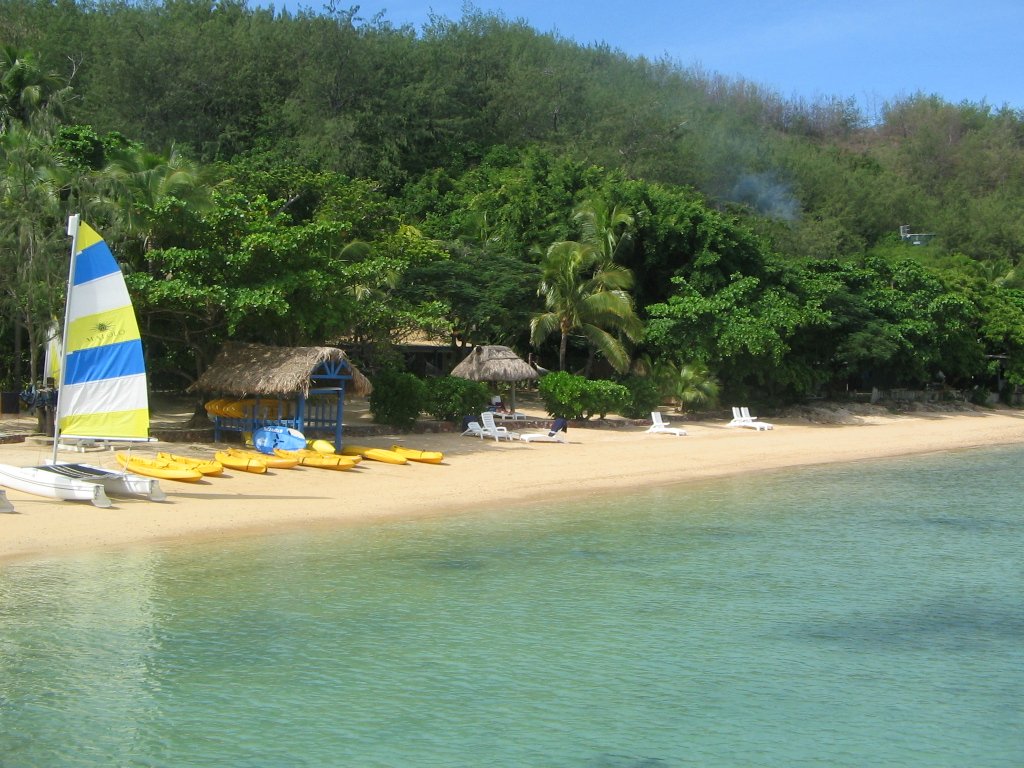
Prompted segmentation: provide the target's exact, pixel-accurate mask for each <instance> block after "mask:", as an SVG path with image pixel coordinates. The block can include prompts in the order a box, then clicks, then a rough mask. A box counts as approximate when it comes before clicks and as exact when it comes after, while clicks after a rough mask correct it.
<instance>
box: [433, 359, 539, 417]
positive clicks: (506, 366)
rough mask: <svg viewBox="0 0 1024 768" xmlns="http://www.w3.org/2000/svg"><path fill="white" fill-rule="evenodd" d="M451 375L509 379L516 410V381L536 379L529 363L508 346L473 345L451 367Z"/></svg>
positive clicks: (484, 378)
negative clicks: (461, 358)
mask: <svg viewBox="0 0 1024 768" xmlns="http://www.w3.org/2000/svg"><path fill="white" fill-rule="evenodd" d="M452 376H458V377H459V378H460V379H469V380H470V381H492V382H494V381H509V382H511V383H512V411H513V413H514V412H515V410H516V382H517V381H528V380H530V379H536V378H537V376H538V374H537V371H535V370H534V369H533V368H532V367H531V366H530V364H529V363H527V362H526V361H525V360H523V359H522V358H521V357H519V355H517V354H516V353H515V352H513V351H512V350H511V349H509V348H508V347H501V346H497V345H492V346H483V347H474V348H473V351H472V352H470V353H469V356H468V357H467V358H466V359H465V360H463V361H462V362H461V363H459V364H458V365H456V366H455V367H454V368H453V369H452Z"/></svg>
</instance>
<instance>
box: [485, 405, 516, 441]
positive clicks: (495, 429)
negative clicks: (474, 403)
mask: <svg viewBox="0 0 1024 768" xmlns="http://www.w3.org/2000/svg"><path fill="white" fill-rule="evenodd" d="M480 424H481V429H480V439H481V440H482V439H483V438H485V437H493V438H494V442H499V441H501V440H515V439H517V438H518V437H519V433H518V432H509V430H508V427H500V426H498V425H497V424H495V423H494V414H493V413H492V412H491V411H484V412H483V413H481V414H480Z"/></svg>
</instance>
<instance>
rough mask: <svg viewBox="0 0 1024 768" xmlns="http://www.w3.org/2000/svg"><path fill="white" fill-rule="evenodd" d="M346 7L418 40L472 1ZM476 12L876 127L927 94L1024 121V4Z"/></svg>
mask: <svg viewBox="0 0 1024 768" xmlns="http://www.w3.org/2000/svg"><path fill="white" fill-rule="evenodd" d="M260 4H261V5H269V4H270V0H268V1H267V2H265V3H260ZM274 4H275V6H276V7H277V8H278V9H281V8H282V7H286V8H288V10H290V11H295V10H298V9H299V8H306V9H309V10H312V11H314V12H319V11H320V10H321V9H322V7H323V6H322V5H321V4H320V3H319V0H274ZM337 5H338V7H343V8H349V7H351V6H353V5H358V7H359V11H358V13H357V18H361V19H364V20H370V19H371V18H373V17H374V16H375V15H376V14H378V13H380V14H382V18H383V19H384V20H386V21H388V22H390V23H391V24H392V25H394V26H401V25H404V24H411V25H412V26H413V27H414V28H415V29H416V30H417V31H420V30H421V29H422V27H423V25H424V24H425V23H426V22H427V20H428V18H429V17H430V15H431V14H435V15H437V16H441V17H444V18H447V19H452V20H458V19H460V18H462V15H463V1H462V0H421V1H420V2H416V1H415V0H389V1H384V2H376V1H374V2H363V3H357V2H355V1H354V0H342V1H341V2H338V3H337ZM472 7H473V8H476V9H478V10H480V11H484V12H496V13H501V14H502V15H504V16H505V17H506V18H507V19H509V20H523V21H525V22H527V23H528V24H529V25H530V26H531V27H533V28H534V29H536V30H537V31H539V32H544V33H550V32H554V33H557V34H558V35H559V36H561V37H563V38H567V39H571V40H575V41H576V42H577V43H580V44H583V45H589V44H594V43H606V44H608V45H609V46H610V47H611V48H613V49H618V50H621V51H623V52H625V53H627V54H629V55H632V56H641V55H642V56H646V57H648V58H651V59H659V58H662V57H668V58H669V59H671V60H673V61H675V62H677V63H678V64H680V65H682V66H685V67H689V66H699V67H700V68H701V69H703V70H705V71H706V72H709V73H719V74H722V75H726V76H729V77H742V78H743V79H745V80H749V81H752V82H754V83H757V84H759V85H762V86H765V87H767V88H769V89H771V90H773V91H776V92H778V93H779V94H780V95H782V96H783V97H785V98H796V99H805V100H807V101H815V100H819V99H828V98H831V97H840V98H843V99H847V98H854V99H856V100H857V103H858V104H859V106H860V107H861V109H862V110H864V111H865V112H867V113H868V115H871V114H872V113H878V112H879V111H880V110H881V107H882V105H883V104H884V103H885V102H886V101H892V100H894V99H901V98H906V97H908V96H912V95H914V94H916V93H918V92H923V93H925V94H928V95H930V94H937V95H938V96H940V97H942V98H943V99H945V100H946V101H949V102H952V103H954V104H959V103H960V102H962V101H970V102H974V103H980V102H983V101H984V102H985V103H987V104H988V105H989V106H992V107H1002V106H1004V105H1005V106H1009V107H1011V108H1013V109H1017V110H1021V109H1024V0H973V1H972V0H966V1H965V0H956V1H955V2H954V1H953V0H930V1H929V0H887V1H886V0H852V1H850V0H848V1H847V2H841V1H840V0H827V1H821V2H812V1H810V0H783V1H780V0H718V2H694V1H693V0H632V2H623V0H614V2H612V1H611V0H518V1H516V2H513V1H512V0H499V1H498V2H494V1H492V0H475V2H473V3H472Z"/></svg>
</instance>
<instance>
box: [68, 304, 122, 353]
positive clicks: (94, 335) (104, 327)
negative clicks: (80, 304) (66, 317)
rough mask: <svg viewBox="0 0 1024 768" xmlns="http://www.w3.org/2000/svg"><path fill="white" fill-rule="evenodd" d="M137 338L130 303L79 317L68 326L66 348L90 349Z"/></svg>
mask: <svg viewBox="0 0 1024 768" xmlns="http://www.w3.org/2000/svg"><path fill="white" fill-rule="evenodd" d="M138 338H139V326H138V325H137V324H136V322H135V312H134V310H132V306H131V304H129V305H127V306H124V307H119V308H117V309H112V310H110V311H108V312H100V313H98V314H95V315H87V316H86V317H80V318H78V319H77V320H72V321H71V324H70V325H69V326H68V350H79V349H92V348H94V347H102V346H105V345H107V344H118V343H121V342H124V341H134V340H135V339H138Z"/></svg>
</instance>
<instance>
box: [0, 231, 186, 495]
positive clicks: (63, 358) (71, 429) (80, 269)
mask: <svg viewBox="0 0 1024 768" xmlns="http://www.w3.org/2000/svg"><path fill="white" fill-rule="evenodd" d="M68 235H70V236H71V238H72V244H71V254H72V256H71V266H70V269H69V274H68V298H67V305H66V308H65V313H64V333H63V343H62V344H61V353H60V366H59V378H58V381H59V387H58V398H57V413H56V417H55V419H54V435H53V457H52V458H51V459H50V460H49V461H47V462H46V463H44V464H43V465H41V466H37V467H13V466H10V465H7V464H0V485H5V486H7V487H8V488H16V489H18V490H21V491H25V492H26V493H31V494H35V495H37V496H49V497H51V498H56V499H72V500H82V501H91V502H92V503H93V504H95V505H96V506H98V507H108V506H110V499H109V498H107V495H106V494H107V493H108V492H109V493H111V494H113V495H129V496H144V497H146V498H149V499H152V500H154V501H162V500H164V499H166V498H167V496H166V494H165V493H164V492H163V490H162V489H161V488H160V485H159V482H158V481H157V480H154V479H153V478H149V477H143V476H142V475H137V474H134V473H131V472H121V471H111V470H108V469H104V468H103V467H95V466H92V465H89V464H72V463H68V462H61V461H58V460H57V451H58V449H59V447H60V441H61V439H65V440H76V441H79V442H95V441H97V440H100V441H102V440H118V441H120V442H126V441H148V440H149V396H148V394H147V389H146V368H145V361H144V359H143V355H142V340H141V337H140V335H139V327H138V323H137V322H136V320H135V311H134V310H133V308H132V303H131V298H130V297H129V295H128V288H127V286H126V285H125V282H124V275H122V274H121V270H120V268H119V267H118V265H117V261H115V259H114V256H113V254H112V253H111V252H110V248H109V247H107V244H106V243H105V242H104V241H103V238H102V237H100V236H99V234H97V233H96V231H95V230H94V229H92V228H91V227H90V226H89V225H88V224H85V223H84V222H82V221H81V220H80V218H79V216H78V214H75V215H73V216H71V218H70V219H69V220H68Z"/></svg>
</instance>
